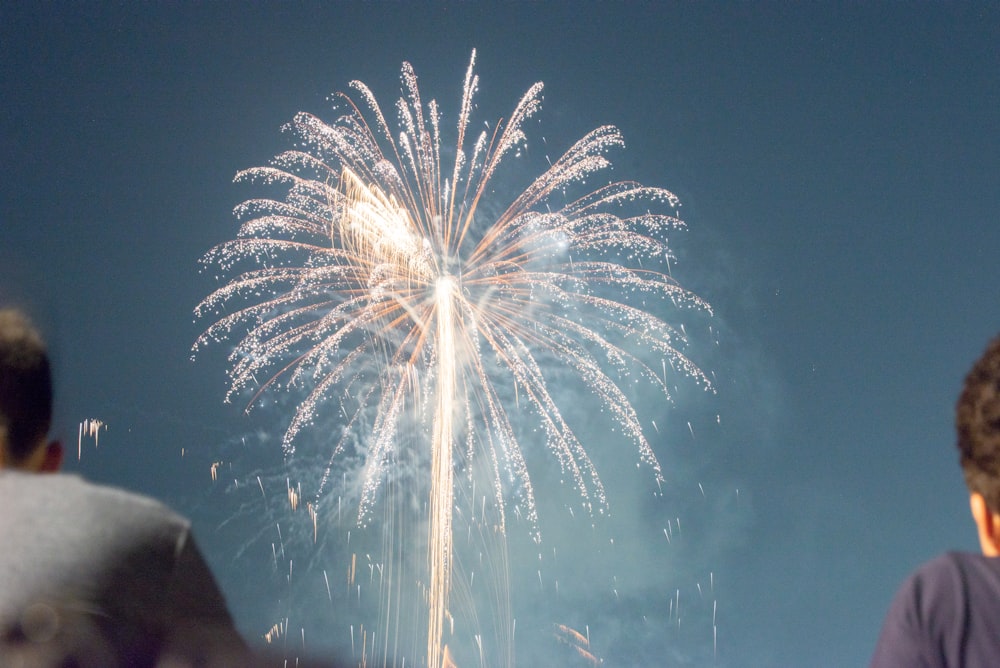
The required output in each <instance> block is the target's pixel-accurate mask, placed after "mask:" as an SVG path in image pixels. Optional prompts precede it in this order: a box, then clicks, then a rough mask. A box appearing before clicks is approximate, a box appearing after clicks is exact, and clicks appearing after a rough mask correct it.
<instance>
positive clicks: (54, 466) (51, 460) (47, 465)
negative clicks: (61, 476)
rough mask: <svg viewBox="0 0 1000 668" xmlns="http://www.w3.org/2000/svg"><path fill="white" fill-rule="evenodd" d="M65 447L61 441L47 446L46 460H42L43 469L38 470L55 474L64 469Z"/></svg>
mask: <svg viewBox="0 0 1000 668" xmlns="http://www.w3.org/2000/svg"><path fill="white" fill-rule="evenodd" d="M63 454H64V451H63V446H62V443H60V442H59V441H51V442H50V443H49V444H48V445H46V446H45V458H44V459H42V463H41V467H40V468H39V469H38V470H39V471H40V472H42V473H55V472H56V471H58V470H59V469H60V468H61V467H62V463H63Z"/></svg>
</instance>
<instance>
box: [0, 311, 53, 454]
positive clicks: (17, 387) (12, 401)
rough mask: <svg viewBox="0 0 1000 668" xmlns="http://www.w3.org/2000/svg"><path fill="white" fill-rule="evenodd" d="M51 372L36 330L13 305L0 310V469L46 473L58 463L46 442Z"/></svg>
mask: <svg viewBox="0 0 1000 668" xmlns="http://www.w3.org/2000/svg"><path fill="white" fill-rule="evenodd" d="M51 423H52V371H51V369H50V367H49V356H48V352H47V350H46V348H45V342H44V341H43V340H42V337H41V335H40V334H39V333H38V330H37V329H35V327H34V325H32V323H31V321H30V320H29V319H28V318H27V316H25V315H24V314H23V313H21V312H20V311H18V310H16V309H12V308H4V309H0V468H5V467H10V468H21V469H28V470H34V471H51V470H55V469H57V468H58V467H59V464H60V463H61V461H62V448H61V447H60V446H59V444H58V443H55V442H53V443H47V442H46V435H47V434H48V432H49V427H50V425H51Z"/></svg>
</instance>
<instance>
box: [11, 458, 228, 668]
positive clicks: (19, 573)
mask: <svg viewBox="0 0 1000 668" xmlns="http://www.w3.org/2000/svg"><path fill="white" fill-rule="evenodd" d="M0 508H2V513H0V545H2V546H3V548H2V550H0V629H3V630H4V637H5V638H8V639H16V638H23V639H24V640H27V641H31V640H33V639H34V640H37V639H48V637H49V636H52V635H53V634H54V633H56V632H57V631H59V630H60V627H61V625H62V622H61V620H60V617H61V616H62V615H65V614H70V615H71V616H72V617H74V618H77V619H79V618H81V617H84V618H87V619H89V620H90V622H91V623H92V624H93V627H94V629H95V630H98V631H99V632H100V634H101V638H102V639H103V641H104V642H107V643H108V644H109V645H110V646H111V648H112V649H113V650H114V653H115V655H116V656H117V660H118V663H119V665H122V666H139V665H153V664H154V662H155V661H156V659H157V657H159V656H160V655H161V654H162V653H164V652H168V651H170V650H169V647H170V646H171V643H180V645H179V646H178V649H182V650H183V651H185V652H189V651H191V650H192V649H193V650H195V651H196V652H198V653H200V652H202V651H203V650H204V649H205V644H206V643H211V645H212V646H213V647H214V648H216V649H219V650H225V649H226V648H227V647H235V648H238V647H239V646H240V645H239V643H240V641H239V639H238V637H236V636H235V634H234V632H233V629H232V622H231V620H230V618H229V613H228V611H227V610H226V605H225V601H224V600H223V598H222V596H221V594H220V593H219V590H218V588H217V587H216V585H215V582H214V580H213V579H212V575H211V573H210V572H209V571H208V569H207V568H206V566H205V563H204V561H203V560H202V558H201V556H200V555H199V554H198V551H197V548H196V547H195V544H194V542H193V539H192V538H191V535H190V525H189V523H188V522H187V521H186V520H185V519H184V518H182V517H180V516H179V515H176V514H174V513H173V512H171V511H170V510H168V509H167V508H166V507H164V506H162V505H161V504H159V503H156V502H155V501H152V500H150V499H147V498H145V497H141V496H137V495H134V494H129V493H127V492H124V491H121V490H116V489H112V488H107V487H101V486H97V485H92V484H90V483H87V482H85V481H84V480H82V479H80V478H78V477H76V476H71V475H65V474H55V475H36V474H32V473H24V472H19V471H10V470H7V471H0ZM27 613H34V614H31V615H28V618H27V619H25V615H26V614H27ZM45 615H48V621H47V622H45V624H48V628H42V629H38V628H30V627H32V626H33V625H34V626H37V625H38V624H39V623H40V622H39V621H38V618H39V616H45ZM43 622H44V619H43ZM25 626H27V627H28V628H25ZM161 658H162V657H161Z"/></svg>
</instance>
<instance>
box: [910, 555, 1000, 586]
mask: <svg viewBox="0 0 1000 668" xmlns="http://www.w3.org/2000/svg"><path fill="white" fill-rule="evenodd" d="M970 573H997V574H1000V558H998V557H987V556H985V555H983V554H980V553H978V552H958V551H950V552H944V553H943V554H940V555H938V556H936V557H934V558H933V559H931V560H930V561H927V562H925V563H923V564H922V565H921V566H920V567H919V568H917V570H916V571H914V576H917V577H922V578H925V579H926V578H935V579H936V578H941V577H960V578H963V579H964V578H965V577H967V576H968V575H969V574H970Z"/></svg>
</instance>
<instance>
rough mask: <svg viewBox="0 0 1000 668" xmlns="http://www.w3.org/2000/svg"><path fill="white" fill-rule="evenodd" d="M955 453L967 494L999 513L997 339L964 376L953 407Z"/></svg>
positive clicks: (999, 363)
mask: <svg viewBox="0 0 1000 668" xmlns="http://www.w3.org/2000/svg"><path fill="white" fill-rule="evenodd" d="M955 427H956V428H957V431H958V452H959V460H960V462H961V464H962V472H963V473H964V475H965V483H966V485H968V487H969V491H970V492H973V493H979V494H982V496H983V498H984V499H985V500H986V505H987V506H988V507H989V508H990V510H992V511H994V512H1000V336H998V337H997V338H995V339H993V341H992V342H991V343H990V345H989V346H987V348H986V352H984V353H983V356H982V357H980V358H979V361H977V362H976V363H975V365H974V366H973V367H972V369H971V370H970V371H969V374H968V375H967V376H966V377H965V385H964V386H963V388H962V394H961V396H959V398H958V404H957V405H956V407H955Z"/></svg>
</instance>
